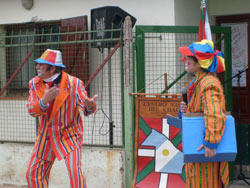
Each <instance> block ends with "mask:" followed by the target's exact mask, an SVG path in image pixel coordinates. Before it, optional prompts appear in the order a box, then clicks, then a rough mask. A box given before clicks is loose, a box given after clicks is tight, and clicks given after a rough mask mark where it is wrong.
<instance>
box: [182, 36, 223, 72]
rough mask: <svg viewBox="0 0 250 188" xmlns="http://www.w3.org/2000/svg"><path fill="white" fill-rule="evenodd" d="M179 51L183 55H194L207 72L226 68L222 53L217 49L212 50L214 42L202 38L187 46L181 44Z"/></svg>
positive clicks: (221, 70) (220, 70)
mask: <svg viewBox="0 0 250 188" xmlns="http://www.w3.org/2000/svg"><path fill="white" fill-rule="evenodd" d="M179 51H180V53H181V54H182V55H184V56H195V57H196V58H197V59H198V62H199V64H200V66H201V68H203V69H207V70H208V71H209V72H212V73H220V72H224V71H225V69H226V67H225V60H224V55H223V53H222V52H220V51H218V50H216V51H214V43H213V42H212V41H210V40H207V39H204V40H202V41H200V42H193V43H192V44H190V45H189V46H181V47H180V48H179ZM182 60H183V61H184V60H185V59H182Z"/></svg>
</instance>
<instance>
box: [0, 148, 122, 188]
mask: <svg viewBox="0 0 250 188" xmlns="http://www.w3.org/2000/svg"><path fill="white" fill-rule="evenodd" d="M32 148H33V146H32V145H23V144H0V153H1V155H0V185H3V184H10V185H20V186H27V183H26V177H25V174H26V170H27V168H28V163H29V159H30V156H31V151H32ZM124 153H125V152H124V151H123V150H118V149H117V150H116V149H112V150H109V149H105V148H86V147H84V148H83V151H82V154H83V155H82V170H83V174H84V176H85V178H86V181H87V185H88V187H90V188H92V187H93V188H95V187H102V188H124V187H125V185H124V182H125V181H124V178H125V177H124V174H125V169H124V168H125V166H124ZM69 185H70V184H69V178H68V172H67V169H66V166H65V164H64V160H61V161H58V160H56V161H55V163H54V166H53V167H52V170H51V176H50V188H68V187H69Z"/></svg>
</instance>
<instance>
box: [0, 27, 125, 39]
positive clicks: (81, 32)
mask: <svg viewBox="0 0 250 188" xmlns="http://www.w3.org/2000/svg"><path fill="white" fill-rule="evenodd" d="M108 31H110V32H111V31H121V29H106V30H96V31H79V32H77V31H71V32H69V31H67V32H65V33H61V32H58V33H42V34H35V36H38V37H39V36H50V35H52V36H53V35H65V34H68V35H70V34H88V33H97V32H108ZM0 36H4V37H5V38H18V37H27V35H13V33H12V34H11V36H6V35H0ZM28 36H29V35H28Z"/></svg>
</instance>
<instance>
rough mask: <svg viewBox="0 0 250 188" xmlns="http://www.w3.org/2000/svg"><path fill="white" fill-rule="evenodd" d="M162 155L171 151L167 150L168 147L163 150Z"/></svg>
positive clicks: (166, 154)
mask: <svg viewBox="0 0 250 188" xmlns="http://www.w3.org/2000/svg"><path fill="white" fill-rule="evenodd" d="M162 155H164V156H166V157H167V156H168V155H169V151H168V150H167V149H164V150H163V151H162Z"/></svg>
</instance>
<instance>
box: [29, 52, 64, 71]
mask: <svg viewBox="0 0 250 188" xmlns="http://www.w3.org/2000/svg"><path fill="white" fill-rule="evenodd" d="M34 61H35V62H37V63H45V64H48V65H52V66H56V67H62V68H66V66H65V65H64V64H63V62H62V53H61V52H60V51H59V50H51V49H47V50H46V51H45V52H44V53H43V54H42V55H41V57H40V58H38V59H36V60H34Z"/></svg>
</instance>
